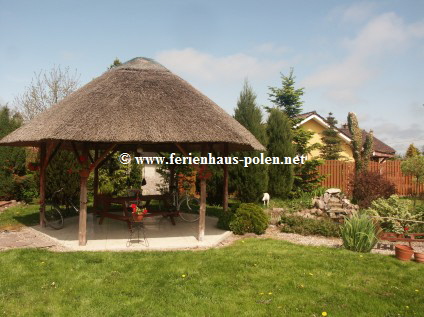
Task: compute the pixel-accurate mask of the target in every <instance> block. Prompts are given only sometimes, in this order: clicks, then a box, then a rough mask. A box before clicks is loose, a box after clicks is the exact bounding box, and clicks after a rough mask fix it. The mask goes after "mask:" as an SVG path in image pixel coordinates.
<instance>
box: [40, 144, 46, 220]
mask: <svg viewBox="0 0 424 317" xmlns="http://www.w3.org/2000/svg"><path fill="white" fill-rule="evenodd" d="M46 154H47V145H46V143H45V142H43V143H41V145H40V226H41V227H45V226H46V221H45V217H44V214H45V211H46V168H47V164H46V163H45V162H46V161H47V155H46Z"/></svg>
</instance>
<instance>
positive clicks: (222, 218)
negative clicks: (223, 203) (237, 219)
mask: <svg viewBox="0 0 424 317" xmlns="http://www.w3.org/2000/svg"><path fill="white" fill-rule="evenodd" d="M233 218H234V212H233V211H231V210H227V211H223V212H221V214H220V215H219V218H218V223H217V224H216V226H217V227H218V228H219V229H222V230H230V223H231V221H232V220H233Z"/></svg>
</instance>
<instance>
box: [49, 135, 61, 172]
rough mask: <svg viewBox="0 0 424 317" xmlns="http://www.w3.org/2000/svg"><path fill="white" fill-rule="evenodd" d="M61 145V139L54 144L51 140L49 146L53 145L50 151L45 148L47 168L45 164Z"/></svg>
mask: <svg viewBox="0 0 424 317" xmlns="http://www.w3.org/2000/svg"><path fill="white" fill-rule="evenodd" d="M61 145H62V141H59V142H57V143H56V144H54V143H53V142H52V143H51V144H49V147H54V148H53V149H52V150H50V151H49V149H48V150H47V165H46V168H47V166H49V164H50V162H51V161H52V159H53V158H54V157H55V155H56V153H57V152H58V151H59V149H60V146H61Z"/></svg>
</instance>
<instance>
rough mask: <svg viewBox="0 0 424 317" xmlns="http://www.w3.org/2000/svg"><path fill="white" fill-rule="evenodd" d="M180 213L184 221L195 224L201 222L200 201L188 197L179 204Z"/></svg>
mask: <svg viewBox="0 0 424 317" xmlns="http://www.w3.org/2000/svg"><path fill="white" fill-rule="evenodd" d="M178 211H179V215H180V217H181V219H183V220H184V221H187V222H195V221H197V220H199V212H200V200H199V199H197V198H194V197H188V196H186V197H185V198H183V199H182V200H181V201H180V203H179V204H178Z"/></svg>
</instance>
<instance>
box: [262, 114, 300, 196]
mask: <svg viewBox="0 0 424 317" xmlns="http://www.w3.org/2000/svg"><path fill="white" fill-rule="evenodd" d="M267 135H268V148H267V150H268V156H271V157H279V158H280V161H284V157H293V156H294V155H295V152H294V149H293V144H292V127H291V124H290V120H289V118H288V117H287V115H286V114H285V113H284V112H283V111H281V110H280V109H277V108H275V109H271V110H270V114H269V117H268V125H267ZM268 175H269V185H268V192H269V193H270V195H271V197H272V196H276V197H280V198H286V197H287V196H288V195H289V193H290V191H291V190H292V186H293V180H294V178H293V165H291V164H271V165H269V167H268Z"/></svg>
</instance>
